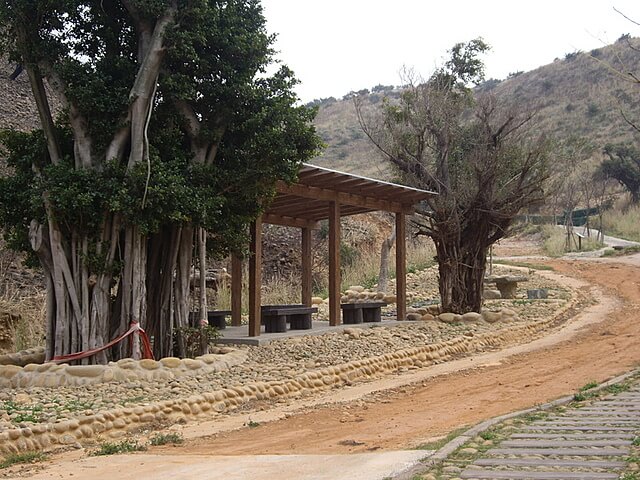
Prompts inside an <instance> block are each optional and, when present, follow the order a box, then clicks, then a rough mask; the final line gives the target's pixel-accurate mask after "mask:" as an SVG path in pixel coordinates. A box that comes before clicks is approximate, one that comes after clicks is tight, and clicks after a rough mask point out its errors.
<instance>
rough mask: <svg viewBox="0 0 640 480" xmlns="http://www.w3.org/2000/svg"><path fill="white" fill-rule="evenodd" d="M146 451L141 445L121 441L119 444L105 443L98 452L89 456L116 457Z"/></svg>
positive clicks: (130, 441) (134, 442) (95, 451)
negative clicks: (121, 454) (120, 454)
mask: <svg viewBox="0 0 640 480" xmlns="http://www.w3.org/2000/svg"><path fill="white" fill-rule="evenodd" d="M146 449H147V447H146V446H145V445H141V444H139V443H138V442H136V441H132V440H123V441H121V442H114V443H111V442H106V443H103V444H102V445H100V448H98V450H94V451H93V452H92V453H91V455H92V456H99V455H117V454H119V453H132V452H143V451H145V450H146Z"/></svg>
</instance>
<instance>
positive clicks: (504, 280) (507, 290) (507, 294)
mask: <svg viewBox="0 0 640 480" xmlns="http://www.w3.org/2000/svg"><path fill="white" fill-rule="evenodd" d="M528 280H529V277H527V276H525V275H492V276H490V277H485V279H484V282H485V283H495V285H496V287H497V289H498V290H500V296H501V297H502V298H516V289H517V288H518V282H527V281H528Z"/></svg>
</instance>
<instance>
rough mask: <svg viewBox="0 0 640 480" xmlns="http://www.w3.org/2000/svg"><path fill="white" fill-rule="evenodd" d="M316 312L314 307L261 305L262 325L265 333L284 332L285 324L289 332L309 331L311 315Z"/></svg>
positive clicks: (285, 329)
mask: <svg viewBox="0 0 640 480" xmlns="http://www.w3.org/2000/svg"><path fill="white" fill-rule="evenodd" d="M317 311H318V309H317V308H315V307H305V306H304V305H263V306H262V307H261V314H262V323H263V324H264V331H265V333H275V332H286V331H287V322H289V325H290V329H291V330H310V329H311V326H312V323H311V314H312V313H316V312H317Z"/></svg>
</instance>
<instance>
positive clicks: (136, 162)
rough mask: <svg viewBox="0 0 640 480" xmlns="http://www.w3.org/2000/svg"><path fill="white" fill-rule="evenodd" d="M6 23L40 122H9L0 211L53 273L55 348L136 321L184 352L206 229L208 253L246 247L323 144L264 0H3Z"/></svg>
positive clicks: (11, 234) (14, 234) (159, 348)
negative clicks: (180, 334)
mask: <svg viewBox="0 0 640 480" xmlns="http://www.w3.org/2000/svg"><path fill="white" fill-rule="evenodd" d="M0 33H1V35H0V38H1V39H2V40H1V42H2V43H0V52H3V53H6V54H8V55H9V57H10V58H11V59H12V60H14V61H16V62H19V63H20V64H21V65H23V66H24V67H25V69H26V70H27V73H28V75H29V80H30V83H31V85H32V90H33V92H34V99H35V101H36V104H37V106H38V111H39V116H40V120H41V124H42V129H41V130H39V131H36V132H31V133H19V132H3V133H2V136H1V137H0V139H1V140H2V142H3V143H4V145H5V147H6V149H7V151H8V162H9V164H10V165H11V167H12V169H13V174H11V175H9V176H6V177H4V178H2V179H0V204H1V205H2V207H0V222H1V224H2V226H3V228H4V229H5V233H6V235H7V236H8V239H9V241H10V244H11V245H12V246H13V247H14V248H20V249H22V250H25V251H31V252H32V254H33V255H32V256H33V257H37V258H38V260H39V261H40V263H41V264H42V265H43V267H44V269H45V272H46V273H47V275H48V280H49V287H50V288H49V291H50V293H51V299H50V302H49V307H50V311H49V314H48V321H49V323H50V325H49V327H50V328H49V332H48V335H47V341H48V353H49V354H50V355H58V354H62V353H71V352H73V351H77V350H85V349H86V348H88V347H91V348H93V347H96V346H99V345H100V344H101V343H102V344H103V343H106V340H108V339H109V338H112V337H113V336H114V335H115V334H116V333H122V331H123V330H126V329H127V328H128V326H129V325H130V324H131V323H139V324H142V325H143V326H144V327H146V328H147V329H148V330H149V331H150V332H151V334H152V335H155V340H156V342H155V345H154V347H155V350H156V353H157V354H159V355H165V354H170V353H172V352H171V350H172V345H173V343H172V339H171V338H170V337H171V332H172V329H173V327H175V326H180V325H183V324H185V322H186V316H187V314H188V305H187V298H186V297H187V295H186V294H187V293H188V291H187V289H188V285H185V284H184V283H185V282H186V281H187V280H188V279H185V278H184V277H185V275H187V274H188V271H189V269H188V267H189V266H190V264H191V255H192V251H193V248H194V242H195V238H196V234H195V232H196V231H198V230H199V229H203V230H205V231H206V232H207V233H208V237H209V241H208V243H207V246H208V250H209V253H210V254H213V255H215V256H223V255H226V254H228V253H229V252H236V253H238V254H242V253H243V252H244V251H245V246H246V243H247V233H246V232H247V228H246V227H247V225H248V223H249V222H250V221H251V220H252V219H254V218H255V217H256V216H257V215H258V214H259V212H260V210H261V208H262V207H261V206H262V205H263V203H264V201H265V200H266V199H268V198H269V197H270V196H271V195H273V193H274V185H275V182H276V181H277V180H286V181H291V180H293V179H294V178H295V175H296V173H297V170H298V168H299V165H300V163H301V162H302V161H304V160H306V159H309V158H310V157H312V156H314V155H315V154H316V153H317V151H318V149H319V145H320V141H319V139H318V137H317V136H316V134H315V130H314V128H313V126H312V124H311V122H312V120H313V117H314V114H315V111H314V110H313V109H308V108H306V107H303V106H298V105H297V100H298V99H297V97H296V95H295V93H294V91H293V87H294V86H295V84H296V82H297V81H296V79H295V77H294V75H293V73H292V72H291V70H289V69H288V68H287V67H286V66H284V65H277V63H276V62H275V59H274V51H273V49H272V44H273V41H274V36H273V35H270V34H269V33H268V32H267V31H266V24H265V19H264V17H263V14H262V8H261V6H260V3H259V1H257V0H226V1H217V0H193V1H189V2H183V1H178V0H122V1H113V0H106V1H105V0H88V1H69V0H57V1H46V2H32V1H28V0H17V1H14V2H3V3H2V5H0ZM53 95H55V96H56V97H57V98H58V99H59V100H60V101H61V103H62V105H63V109H62V111H61V112H59V115H57V117H55V118H54V116H53V114H52V112H51V108H50V97H51V96H53ZM114 285H115V287H114ZM129 290H131V292H132V293H131V292H129ZM98 332H99V333H100V334H99V335H98ZM124 350H126V349H124ZM124 350H122V349H121V351H119V352H115V351H114V352H112V353H111V354H113V355H114V356H115V357H117V356H120V355H125V354H127V352H125V351H124ZM129 353H131V352H129ZM108 355H109V354H108V353H107V354H105V355H104V356H102V358H100V361H104V360H105V359H106V358H107V356H108Z"/></svg>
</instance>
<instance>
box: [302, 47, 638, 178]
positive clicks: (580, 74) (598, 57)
mask: <svg viewBox="0 0 640 480" xmlns="http://www.w3.org/2000/svg"><path fill="white" fill-rule="evenodd" d="M630 40H631V41H632V42H633V43H634V44H638V43H640V40H639V39H630ZM613 70H619V71H622V72H629V71H633V72H636V73H637V72H639V71H640V55H638V52H637V51H634V50H633V49H631V48H629V46H628V44H627V41H626V40H620V41H618V42H616V43H615V44H613V45H609V46H606V47H603V48H599V49H595V50H592V51H591V52H582V53H570V54H567V55H566V56H565V57H564V58H561V59H556V60H555V61H554V62H553V63H551V64H549V65H545V66H542V67H539V68H537V69H535V70H532V71H530V72H524V73H517V74H515V75H512V76H510V77H509V78H507V79H505V80H495V79H489V80H487V81H486V82H485V83H484V84H482V85H481V86H479V87H478V88H477V91H478V92H491V93H492V94H495V95H497V96H498V97H499V98H502V99H503V100H504V101H505V102H506V103H507V104H513V105H515V106H517V107H518V108H531V109H536V110H538V113H537V116H536V126H535V131H536V133H545V134H547V135H550V136H552V137H554V138H557V139H566V138H568V137H584V138H586V139H588V140H589V141H590V142H592V143H593V144H594V146H595V147H596V150H597V151H599V150H601V148H602V147H603V146H604V145H605V144H607V143H611V142H626V141H631V140H633V133H632V129H631V128H630V127H629V126H628V125H627V124H626V123H625V121H624V119H623V118H622V115H621V111H625V113H626V114H627V115H628V116H629V117H630V118H634V119H640V94H639V93H640V92H639V91H638V85H636V84H634V83H632V82H629V81H626V80H625V79H623V78H622V77H625V75H624V74H623V75H621V76H620V75H615V74H614V73H613ZM421 73H422V74H423V75H428V74H429V72H421ZM627 78H628V75H627ZM381 99H382V95H381V94H370V95H368V96H367V97H365V99H364V102H363V103H364V106H365V107H366V108H377V106H379V104H380V101H381ZM315 124H316V127H317V129H318V133H319V134H320V135H321V137H322V138H323V139H324V141H325V143H326V144H327V148H326V150H325V151H324V153H323V154H322V155H321V156H320V157H319V158H317V159H314V160H313V161H314V162H317V163H319V164H320V165H323V166H326V167H329V168H336V169H339V170H344V171H347V172H352V173H358V174H363V175H368V176H372V177H375V178H385V179H386V178H389V176H390V174H391V171H390V169H389V167H388V164H386V163H385V161H384V160H383V159H382V157H381V156H380V154H379V153H378V152H377V151H376V149H375V148H374V147H373V146H372V144H371V142H370V141H369V140H368V139H367V138H366V137H365V136H364V134H363V133H362V131H361V129H360V126H359V125H358V120H357V117H356V113H355V107H354V104H353V101H352V100H338V101H325V102H324V103H322V104H321V105H320V110H319V112H318V116H317V118H316V121H315Z"/></svg>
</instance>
